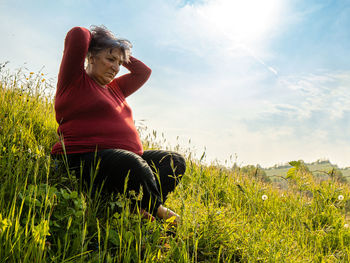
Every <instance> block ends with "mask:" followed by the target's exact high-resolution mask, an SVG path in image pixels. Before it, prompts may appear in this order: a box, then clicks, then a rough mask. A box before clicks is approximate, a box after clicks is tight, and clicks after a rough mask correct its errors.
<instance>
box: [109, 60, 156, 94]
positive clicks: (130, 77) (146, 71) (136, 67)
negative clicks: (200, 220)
mask: <svg viewBox="0 0 350 263" xmlns="http://www.w3.org/2000/svg"><path fill="white" fill-rule="evenodd" d="M123 66H124V67H126V68H127V69H128V70H129V71H130V73H127V74H125V75H122V76H120V77H118V78H116V79H115V80H114V81H115V82H116V83H117V84H118V86H119V88H120V89H121V91H122V92H123V94H124V97H128V96H129V95H131V94H132V93H134V92H135V91H136V90H138V89H139V88H140V87H141V86H142V85H143V84H144V83H145V82H146V81H147V80H148V78H149V77H150V75H151V72H152V70H151V69H150V68H149V67H147V66H146V65H145V64H144V63H142V62H141V61H140V60H138V59H136V58H134V57H132V56H130V62H129V63H124V64H123ZM112 83H113V82H112Z"/></svg>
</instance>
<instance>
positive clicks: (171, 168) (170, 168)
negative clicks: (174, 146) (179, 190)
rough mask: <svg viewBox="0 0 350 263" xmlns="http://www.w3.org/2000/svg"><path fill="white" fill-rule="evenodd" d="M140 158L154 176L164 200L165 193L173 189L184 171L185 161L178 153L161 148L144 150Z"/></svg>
mask: <svg viewBox="0 0 350 263" xmlns="http://www.w3.org/2000/svg"><path fill="white" fill-rule="evenodd" d="M142 158H143V159H145V160H146V162H147V163H148V165H149V166H150V167H151V168H152V170H153V172H154V173H156V176H158V175H159V180H158V178H157V179H156V180H157V184H158V187H159V189H160V192H161V196H162V201H163V202H165V200H166V198H167V195H168V194H169V193H170V192H172V191H174V189H175V187H176V186H177V185H178V183H179V182H180V180H181V178H182V175H183V174H184V173H185V171H186V161H185V159H184V158H183V157H182V156H181V155H180V154H178V153H175V152H170V151H162V150H150V151H145V152H144V153H143V155H142Z"/></svg>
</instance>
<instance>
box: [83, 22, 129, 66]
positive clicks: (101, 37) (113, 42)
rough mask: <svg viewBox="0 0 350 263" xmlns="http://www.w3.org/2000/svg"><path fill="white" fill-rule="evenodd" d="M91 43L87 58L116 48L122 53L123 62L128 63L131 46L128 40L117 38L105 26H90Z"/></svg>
mask: <svg viewBox="0 0 350 263" xmlns="http://www.w3.org/2000/svg"><path fill="white" fill-rule="evenodd" d="M90 32H91V37H92V38H91V41H90V45H89V49H88V54H87V55H88V57H89V56H94V55H96V54H97V53H99V52H101V51H102V50H106V49H110V50H111V51H112V49H114V48H118V49H120V50H121V51H122V54H123V62H129V56H130V53H131V48H132V44H131V42H130V41H129V40H127V39H123V38H117V37H116V36H115V35H114V34H113V33H112V32H111V31H110V30H108V29H107V28H106V27H105V26H103V25H101V26H91V27H90Z"/></svg>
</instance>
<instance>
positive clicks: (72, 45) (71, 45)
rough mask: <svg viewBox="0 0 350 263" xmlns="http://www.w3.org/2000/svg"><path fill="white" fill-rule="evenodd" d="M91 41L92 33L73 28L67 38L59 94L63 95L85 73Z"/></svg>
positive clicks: (59, 80)
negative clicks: (85, 63)
mask: <svg viewBox="0 0 350 263" xmlns="http://www.w3.org/2000/svg"><path fill="white" fill-rule="evenodd" d="M90 41H91V33H90V31H89V30H88V29H86V28H83V27H74V28H72V29H71V30H70V31H69V32H68V33H67V36H66V39H65V42H64V51H63V57H62V61H61V66H60V71H59V74H58V82H57V93H62V92H64V91H65V89H66V88H67V87H68V86H69V85H70V84H71V83H72V81H73V80H74V79H75V78H77V77H79V76H80V75H81V74H82V73H83V71H84V62H85V58H86V55H87V52H88V49H89V44H90Z"/></svg>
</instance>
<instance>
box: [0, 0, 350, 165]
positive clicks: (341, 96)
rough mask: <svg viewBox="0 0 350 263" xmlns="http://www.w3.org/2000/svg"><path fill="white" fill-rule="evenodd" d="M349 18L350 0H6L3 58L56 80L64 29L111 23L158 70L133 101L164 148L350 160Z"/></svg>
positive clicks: (256, 159) (234, 158)
mask: <svg viewBox="0 0 350 263" xmlns="http://www.w3.org/2000/svg"><path fill="white" fill-rule="evenodd" d="M349 14H350V2H349V1H348V0H337V1H334V0H317V1H316V0H308V1H302V0H264V1H261V0H245V1H236V0H192V1H186V0H147V1H146V0H133V1H127V0H120V1H117V0H116V1H112V0H77V1H71V0H57V1H44V0H42V1H39V0H33V1H23V0H22V1H20V0H11V1H10V0H0V22H1V23H0V35H1V41H0V63H2V62H5V61H9V64H8V65H7V67H8V68H10V69H15V68H19V67H26V68H28V69H29V70H30V71H36V72H37V71H39V70H40V69H42V71H43V72H44V73H45V74H46V76H47V77H48V78H51V79H52V80H53V82H55V80H56V79H57V73H58V68H59V64H60V60H61V57H62V52H63V42H64V38H65V35H66V33H67V32H68V31H69V30H70V29H71V28H72V27H74V26H83V27H87V28H89V26H90V25H102V24H103V25H105V26H106V27H107V28H109V29H110V30H111V31H112V32H114V33H115V34H116V35H117V36H119V37H123V38H127V39H129V40H130V41H131V42H132V43H133V50H132V54H133V55H134V56H135V57H137V58H138V59H140V60H141V61H143V62H144V63H145V64H146V65H148V66H149V67H150V68H151V69H152V75H151V78H150V79H149V80H148V82H147V83H146V84H145V85H144V86H143V87H142V88H141V89H140V90H139V91H137V92H136V93H134V94H133V95H132V96H130V97H129V98H128V99H127V101H128V103H129V105H130V106H131V107H132V109H133V114H134V119H135V122H136V125H138V126H146V127H147V128H148V130H149V131H152V130H155V131H157V134H158V135H160V134H162V133H163V134H164V137H165V138H166V142H165V143H164V147H165V146H166V145H168V146H172V147H175V146H176V145H177V144H179V145H180V146H181V148H182V151H191V152H193V153H194V154H195V156H197V157H198V158H200V157H201V156H202V154H203V153H205V157H204V159H203V161H205V162H207V163H213V162H214V163H220V164H224V165H231V164H232V163H233V162H236V163H238V164H239V165H248V164H253V165H256V164H259V165H261V166H262V167H270V166H273V165H275V164H285V163H287V162H289V161H292V160H299V159H302V160H304V161H305V162H313V161H316V160H318V159H327V160H330V161H331V162H332V163H334V164H337V165H338V166H339V167H349V166H350V94H349V91H350V59H349V57H350V30H349V28H350V16H349ZM126 72H127V71H126V70H122V71H121V73H120V74H124V73H126ZM158 138H159V136H158Z"/></svg>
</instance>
